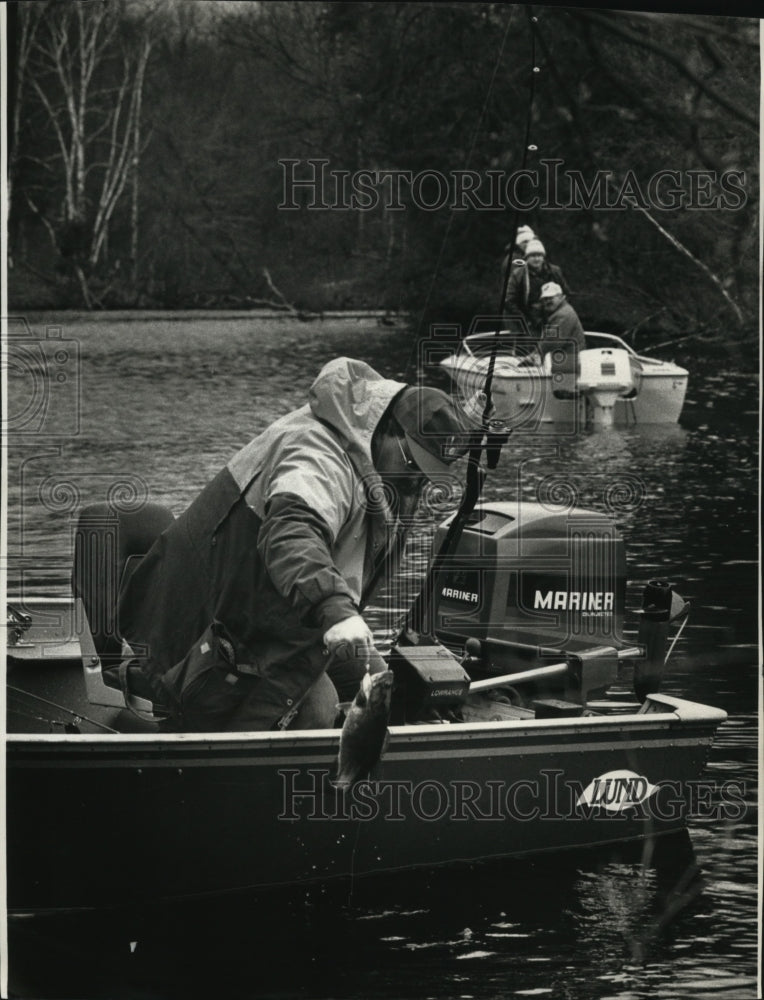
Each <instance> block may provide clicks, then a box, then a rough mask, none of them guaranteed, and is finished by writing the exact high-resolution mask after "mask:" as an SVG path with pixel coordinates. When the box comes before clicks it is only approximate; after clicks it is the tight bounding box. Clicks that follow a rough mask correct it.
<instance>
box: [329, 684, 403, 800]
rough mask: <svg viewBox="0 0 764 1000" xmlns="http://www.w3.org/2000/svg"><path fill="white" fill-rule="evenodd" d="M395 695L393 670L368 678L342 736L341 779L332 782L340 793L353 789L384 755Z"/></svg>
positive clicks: (339, 761) (337, 777)
mask: <svg viewBox="0 0 764 1000" xmlns="http://www.w3.org/2000/svg"><path fill="white" fill-rule="evenodd" d="M392 693H393V672H392V670H383V671H381V672H380V673H376V674H371V673H366V674H364V677H363V680H362V681H361V686H360V687H359V689H358V693H357V694H356V696H355V698H354V699H353V703H352V704H351V706H350V708H349V709H348V711H347V714H346V716H345V722H344V724H343V726H342V732H341V734H340V749H339V754H338V755H337V776H336V778H335V779H334V780H333V781H332V785H333V787H334V788H335V789H336V790H338V791H347V790H348V789H350V788H352V787H353V785H354V784H355V783H356V782H357V781H358V780H359V779H360V778H363V777H365V776H366V775H368V773H369V772H370V771H371V769H372V768H373V767H374V765H375V764H376V763H377V761H378V760H379V759H380V757H381V756H382V754H383V753H384V751H385V747H386V745H387V723H388V719H389V718H390V702H391V699H392Z"/></svg>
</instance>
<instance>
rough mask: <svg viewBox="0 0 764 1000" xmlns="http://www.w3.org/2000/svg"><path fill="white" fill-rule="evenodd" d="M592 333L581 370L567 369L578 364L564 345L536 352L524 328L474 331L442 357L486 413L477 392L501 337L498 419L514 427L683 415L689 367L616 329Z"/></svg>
mask: <svg viewBox="0 0 764 1000" xmlns="http://www.w3.org/2000/svg"><path fill="white" fill-rule="evenodd" d="M585 336H586V349H585V350H583V351H580V352H579V356H578V361H577V371H575V372H573V371H567V370H565V369H566V367H570V366H569V365H566V355H565V352H564V351H563V350H560V351H550V352H548V353H547V354H546V355H545V357H544V360H543V362H539V360H538V355H535V354H533V355H529V353H528V345H529V340H528V336H527V332H526V331H525V330H524V329H523V330H522V331H521V330H520V329H519V328H518V329H509V330H501V331H500V332H499V333H498V334H496V333H494V332H487V333H473V334H470V335H469V336H467V337H465V338H464V340H463V341H462V344H461V346H460V348H459V350H458V351H456V352H455V353H454V354H452V355H450V356H449V357H447V358H445V359H444V360H443V361H441V362H440V364H441V367H442V368H444V369H445V370H446V371H447V372H448V374H449V376H450V377H451V378H452V380H453V381H454V382H455V384H456V385H457V387H458V390H459V393H460V395H461V396H462V399H463V404H464V406H465V408H466V409H467V410H469V409H470V407H472V408H473V409H475V415H479V403H477V402H475V401H476V400H477V399H478V398H479V397H478V396H476V394H477V393H480V392H481V391H482V390H483V388H484V386H485V380H486V374H487V371H488V366H489V363H490V356H491V353H492V351H493V348H494V345H495V342H496V340H497V338H498V348H497V354H496V361H495V367H494V375H493V382H492V400H493V403H494V406H495V408H496V410H495V415H494V419H495V422H496V423H497V424H501V425H503V426H504V427H506V428H512V429H516V430H518V429H523V430H537V429H540V427H541V426H542V425H548V424H573V425H576V426H579V427H583V426H586V425H587V424H590V425H593V426H595V427H610V426H613V425H619V426H630V425H634V424H675V423H677V421H678V420H679V415H680V413H681V412H682V406H683V404H684V397H685V393H686V391H687V378H688V372H687V370H686V369H684V368H680V367H679V365H676V364H674V363H673V362H671V361H660V360H658V359H657V358H650V357H645V355H643V354H637V353H636V351H634V350H633V349H632V348H631V347H629V345H628V344H626V343H625V342H624V341H623V340H621V338H620V337H617V336H615V335H614V334H611V333H598V332H595V331H587V332H586V333H585ZM560 346H561V348H564V347H565V346H566V344H565V342H563V341H561V342H560ZM534 359H535V360H534Z"/></svg>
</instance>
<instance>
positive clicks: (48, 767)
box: [6, 503, 726, 913]
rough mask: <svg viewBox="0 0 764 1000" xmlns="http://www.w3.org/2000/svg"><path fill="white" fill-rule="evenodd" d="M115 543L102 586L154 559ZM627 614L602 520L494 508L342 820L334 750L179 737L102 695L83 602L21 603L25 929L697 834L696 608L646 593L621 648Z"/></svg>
mask: <svg viewBox="0 0 764 1000" xmlns="http://www.w3.org/2000/svg"><path fill="white" fill-rule="evenodd" d="M153 523H154V524H155V525H156V524H157V523H158V520H157V518H153ZM110 530H112V531H113V537H111V538H108V539H107V540H106V544H105V546H104V544H103V538H104V533H103V532H101V533H100V543H99V544H101V545H102V550H101V551H100V552H99V553H96V552H95V551H90V550H89V549H88V548H87V545H88V544H89V543H88V539H87V538H86V539H84V546H85V547H84V548H83V550H82V556H83V558H85V559H86V560H87V561H88V562H89V564H90V565H92V566H94V567H99V572H100V573H102V574H103V581H102V582H103V583H104V585H112V584H113V582H114V580H115V579H117V580H118V579H119V577H120V575H121V573H122V572H123V571H124V565H125V563H126V562H127V561H128V560H129V559H130V558H136V557H138V558H139V557H140V555H141V549H142V551H143V552H145V551H146V550H147V549H146V546H147V545H149V544H150V542H151V539H150V538H149V537H145V538H143V539H141V538H140V532H137V531H136V529H135V524H133V525H132V526H131V533H130V538H131V540H132V541H131V547H132V548H134V549H135V551H128V550H127V549H126V548H125V546H124V545H121V544H120V539H122V540H123V541H124V533H121V532H120V515H119V514H118V513H114V515H113V518H112V522H111V527H110ZM447 530H448V521H447V522H445V523H444V524H443V525H442V526H441V528H440V529H439V531H440V533H441V536H442V533H443V532H446V531H447ZM107 534H108V532H107ZM110 559H111V560H112V561H113V565H111V564H110ZM625 602H626V560H625V551H624V542H623V539H622V537H621V535H620V532H619V531H618V529H617V527H616V525H615V523H614V522H613V521H612V519H611V518H609V517H608V516H606V515H604V514H601V513H598V512H596V511H587V510H578V509H577V510H570V509H569V508H559V509H558V508H551V509H550V508H549V507H546V506H543V505H540V504H525V503H519V504H503V503H484V504H482V505H481V506H479V507H477V508H476V509H475V510H474V511H473V512H472V514H471V515H470V516H469V518H468V521H467V524H466V525H465V528H464V531H463V532H462V534H461V538H460V540H459V543H458V545H457V546H456V549H455V551H454V552H453V553H452V554H451V556H450V557H449V560H448V561H447V563H446V564H445V565H444V567H443V569H442V571H441V572H439V574H438V576H437V578H436V586H435V601H434V602H433V605H432V608H433V611H432V614H433V620H432V623H431V624H432V628H431V630H428V634H427V635H424V636H419V637H417V636H412V635H411V634H410V633H406V632H404V634H403V635H402V636H401V638H400V641H399V642H398V643H397V644H396V645H395V646H394V648H393V649H392V651H391V653H390V656H389V665H390V668H391V670H392V673H393V675H394V678H395V688H394V690H393V696H392V711H391V719H390V722H391V724H390V726H389V730H388V740H387V747H386V749H385V752H384V754H383V755H382V757H381V759H380V760H379V761H378V763H376V765H373V766H372V767H371V772H370V779H371V780H370V781H369V782H366V781H362V782H360V783H358V784H353V786H352V787H351V788H349V790H348V792H347V793H345V794H343V795H342V796H341V801H340V799H339V798H338V793H337V791H336V789H335V788H333V787H332V784H331V782H332V778H333V777H335V776H336V774H337V771H336V768H337V755H338V749H339V743H340V729H339V728H337V729H331V730H321V731H319V730H306V731H290V730H284V731H278V732H252V733H178V732H167V731H165V730H164V729H163V726H162V722H161V720H160V719H159V718H158V717H157V715H156V713H155V712H154V706H153V705H152V704H151V702H150V701H148V700H147V699H146V698H144V697H141V696H140V695H139V694H138V693H136V694H135V695H134V696H129V697H128V698H127V699H126V697H125V694H124V692H123V691H122V690H121V689H117V688H113V687H110V686H109V685H107V684H106V683H105V681H104V676H103V673H102V670H101V655H102V654H101V651H100V648H99V646H100V645H102V644H103V642H104V641H105V637H104V630H103V626H104V623H105V620H104V621H102V622H101V623H100V624H101V629H100V630H98V629H96V630H95V632H91V629H90V627H89V626H88V621H87V615H86V613H85V609H84V608H83V606H82V601H81V600H78V601H76V602H73V601H71V600H69V599H66V598H61V599H59V600H47V601H46V600H40V601H35V600H24V599H22V598H19V599H18V600H15V601H12V602H11V604H12V610H11V611H10V613H9V622H8V625H9V629H8V640H9V649H8V652H9V672H8V707H9V712H8V729H9V733H8V738H7V745H6V746H7V803H8V805H7V856H8V907H9V910H10V911H11V912H12V913H33V912H40V911H44V910H60V909H79V908H91V907H101V906H114V905H121V904H128V903H129V904H134V903H145V902H150V901H154V900H157V899H170V898H172V899H180V898H185V897H190V896H199V895H204V894H218V893H226V892H234V891H241V890H244V889H247V890H252V889H259V888H264V887H268V886H274V885H285V884H302V883H309V882H315V881H323V880H326V879H332V878H338V877H347V876H349V875H353V876H361V875H374V874H380V873H383V872H391V871H396V870H399V869H405V868H411V867H422V868H429V867H433V866H439V865H446V864H451V863H456V862H459V863H463V862H465V861H485V860H488V859H492V858H501V857H513V856H521V855H525V854H533V853H537V852H543V851H559V850H564V849H570V848H577V847H584V846H592V845H595V844H605V843H612V842H617V841H624V840H634V839H640V838H643V837H648V836H653V835H657V834H662V833H669V832H673V831H675V830H678V829H681V828H683V827H684V826H685V825H686V822H687V819H688V815H689V813H690V811H691V806H692V803H691V790H692V788H693V787H694V786H695V785H697V781H698V779H699V778H700V777H701V775H702V773H703V768H704V764H705V761H706V759H707V756H708V753H709V751H710V747H711V743H712V740H713V735H714V732H715V730H716V729H717V727H718V726H719V725H720V724H721V723H722V722H723V721H724V719H725V718H726V714H725V713H724V712H723V711H721V710H719V709H715V708H711V707H708V706H703V705H698V704H695V703H692V702H688V701H685V700H683V699H680V698H676V697H670V696H668V695H664V694H661V693H660V691H659V687H660V678H661V673H662V671H663V665H664V662H665V659H666V656H667V652H668V648H667V647H668V636H669V632H670V631H671V630H673V629H675V628H676V626H677V624H678V623H679V622H680V621H681V620H683V619H684V620H686V613H687V606H686V602H684V601H682V599H681V598H680V597H679V596H678V595H677V594H676V592H675V591H674V589H673V588H672V587H670V586H669V585H667V584H662V583H653V584H650V585H649V586H648V587H647V588H646V590H645V593H644V597H643V607H642V609H641V611H640V614H639V618H640V624H639V631H638V634H637V635H636V642H634V641H628V640H627V638H626V637H625V636H624V635H623V625H624V616H625V612H626V609H625ZM110 621H111V620H109V621H107V622H106V624H107V625H108V624H109V622H110ZM106 638H111V639H112V640H113V639H114V638H116V637H115V636H110V637H108V636H107V637H106ZM632 667H633V668H634V669H633V680H632ZM632 690H634V691H635V692H636V694H637V699H636V700H635V698H634V695H633V694H632V693H631V692H632ZM608 692H610V695H611V696H613V695H614V696H615V700H613V698H612V697H608ZM465 797H466V799H468V800H469V808H466V807H465ZM327 820H331V822H328V821H327ZM484 820H485V821H484Z"/></svg>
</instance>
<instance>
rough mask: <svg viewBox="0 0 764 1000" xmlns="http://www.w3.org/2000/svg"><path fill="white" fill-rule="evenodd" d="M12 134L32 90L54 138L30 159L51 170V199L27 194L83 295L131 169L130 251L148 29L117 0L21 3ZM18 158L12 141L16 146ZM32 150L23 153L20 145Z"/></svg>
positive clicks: (88, 293) (87, 294)
mask: <svg viewBox="0 0 764 1000" xmlns="http://www.w3.org/2000/svg"><path fill="white" fill-rule="evenodd" d="M19 37H20V46H19V59H18V63H17V82H16V104H15V108H14V114H13V127H14V132H15V136H16V137H17V138H18V135H19V127H20V126H19V122H20V116H21V114H22V109H23V108H24V106H25V104H26V103H27V102H28V101H29V100H31V98H32V96H33V97H34V99H36V103H37V109H36V110H40V111H41V112H42V115H43V118H44V120H45V121H46V124H47V130H48V133H49V135H50V136H51V137H52V140H53V145H52V146H50V147H48V149H47V150H45V151H44V152H43V153H42V155H41V156H40V157H37V159H38V161H40V162H41V163H42V165H43V166H44V168H45V169H46V171H47V172H48V173H49V174H50V175H51V176H53V177H54V178H55V182H56V185H57V190H58V191H59V192H60V194H59V199H58V202H57V204H56V205H55V207H54V209H53V210H51V208H50V207H47V206H46V207H41V206H40V205H38V204H37V200H36V197H35V192H34V191H33V190H29V188H27V190H26V191H25V198H26V201H27V203H28V205H29V207H30V208H31V210H32V211H33V212H34V213H35V215H37V216H38V218H39V219H40V221H41V222H42V223H43V225H44V226H45V228H46V229H47V231H48V233H49V235H50V237H51V240H52V241H53V244H54V246H55V248H56V250H57V251H58V252H59V254H61V256H62V257H65V258H68V260H69V261H70V263H71V266H72V269H73V272H74V274H75V275H76V278H77V281H78V282H79V286H80V290H81V293H82V297H83V299H84V301H85V304H86V305H87V306H88V307H91V306H92V305H93V304H94V294H93V291H92V289H91V287H90V275H91V274H92V272H93V270H94V269H95V268H96V267H97V266H98V265H99V264H101V263H102V261H103V259H104V257H105V255H106V253H107V248H108V237H109V228H110V224H111V222H112V220H113V218H114V213H115V210H116V208H117V206H118V205H119V203H120V200H121V199H122V196H123V193H124V191H125V187H126V185H127V183H128V180H129V179H130V178H132V199H133V210H132V220H131V225H132V236H131V255H132V256H133V258H135V257H136V256H137V244H138V233H137V225H138V213H137V197H138V173H139V168H140V153H141V132H140V126H141V106H142V95H143V86H144V80H145V75H146V67H147V64H148V60H149V56H150V53H151V39H150V37H149V33H148V31H147V30H146V23H145V21H139V20H136V19H134V18H130V17H128V15H127V12H126V9H125V5H124V3H122V2H119V0H117V2H114V0H112V2H108V3H98V4H92V3H83V2H79V0H77V2H72V3H57V2H53V3H44V4H40V3H21V4H19ZM15 149H16V153H15V162H18V156H19V153H18V144H16V146H15ZM27 155H30V154H27Z"/></svg>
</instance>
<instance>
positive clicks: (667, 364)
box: [440, 330, 690, 379]
mask: <svg viewBox="0 0 764 1000" xmlns="http://www.w3.org/2000/svg"><path fill="white" fill-rule="evenodd" d="M503 334H504V335H506V336H507V337H511V338H515V337H517V336H518V334H517V333H513V332H512V331H510V330H500V331H499V334H498V336H499V337H501V336H502V335H503ZM496 336H497V335H496V334H495V333H483V332H481V333H470V334H468V335H467V336H466V337H465V338H464V340H463V341H462V343H461V345H460V347H459V350H458V351H457V352H456V353H454V354H452V355H450V356H449V357H447V358H444V359H443V361H441V362H440V364H441V365H442V366H443V367H445V368H450V367H455V365H454V363H455V362H456V361H458V360H460V359H461V360H465V359H468V360H474V361H476V362H480V361H481V360H483V359H482V358H480V357H479V356H478V355H477V354H475V353H473V351H472V349H471V347H470V343H469V342H470V341H474V342H477V341H478V340H481V341H484V342H488V341H489V339H490V338H491V337H496ZM590 336H591V337H605V338H607V339H608V340H610V341H612V342H613V344H614V345H615V346H616V347H617V348H619V349H621V350H624V351H626V353H627V354H628V355H629V357H630V358H633V359H634V360H635V361H640V362H644V363H645V364H646V365H648V366H652V367H653V369H654V368H655V367H657V366H660V367H661V369H662V370H661V371H655V370H653V371H650V370H647V371H645V370H643V371H641V372H640V375H641V376H642V377H643V378H645V377H648V378H650V377H656V376H663V377H674V378H678V377H681V376H684V377H686V378H688V379H689V374H690V373H689V371H688V370H687V369H686V368H682V367H681V365H678V364H676V362H674V361H663V360H661V359H660V358H651V357H649V356H648V355H645V354H638V353H637V352H636V351H635V350H634V348H633V347H630V346H629V344H627V343H626V341H625V340H622V339H621V338H620V337H619V336H618V335H617V334H614V333H605V332H604V331H601V330H584V337H590ZM517 376H519V377H522V378H529V377H531V376H533V377H535V378H539V377H540V378H542V379H546V378H551V373H550V372H542V373H540V374H539V372H538V370H534V371H532V372H527V371H523V370H519V371H518V372H517ZM498 377H499V378H513V377H515V376H514V373H512V374H511V375H504V374H501V375H499V376H498Z"/></svg>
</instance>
